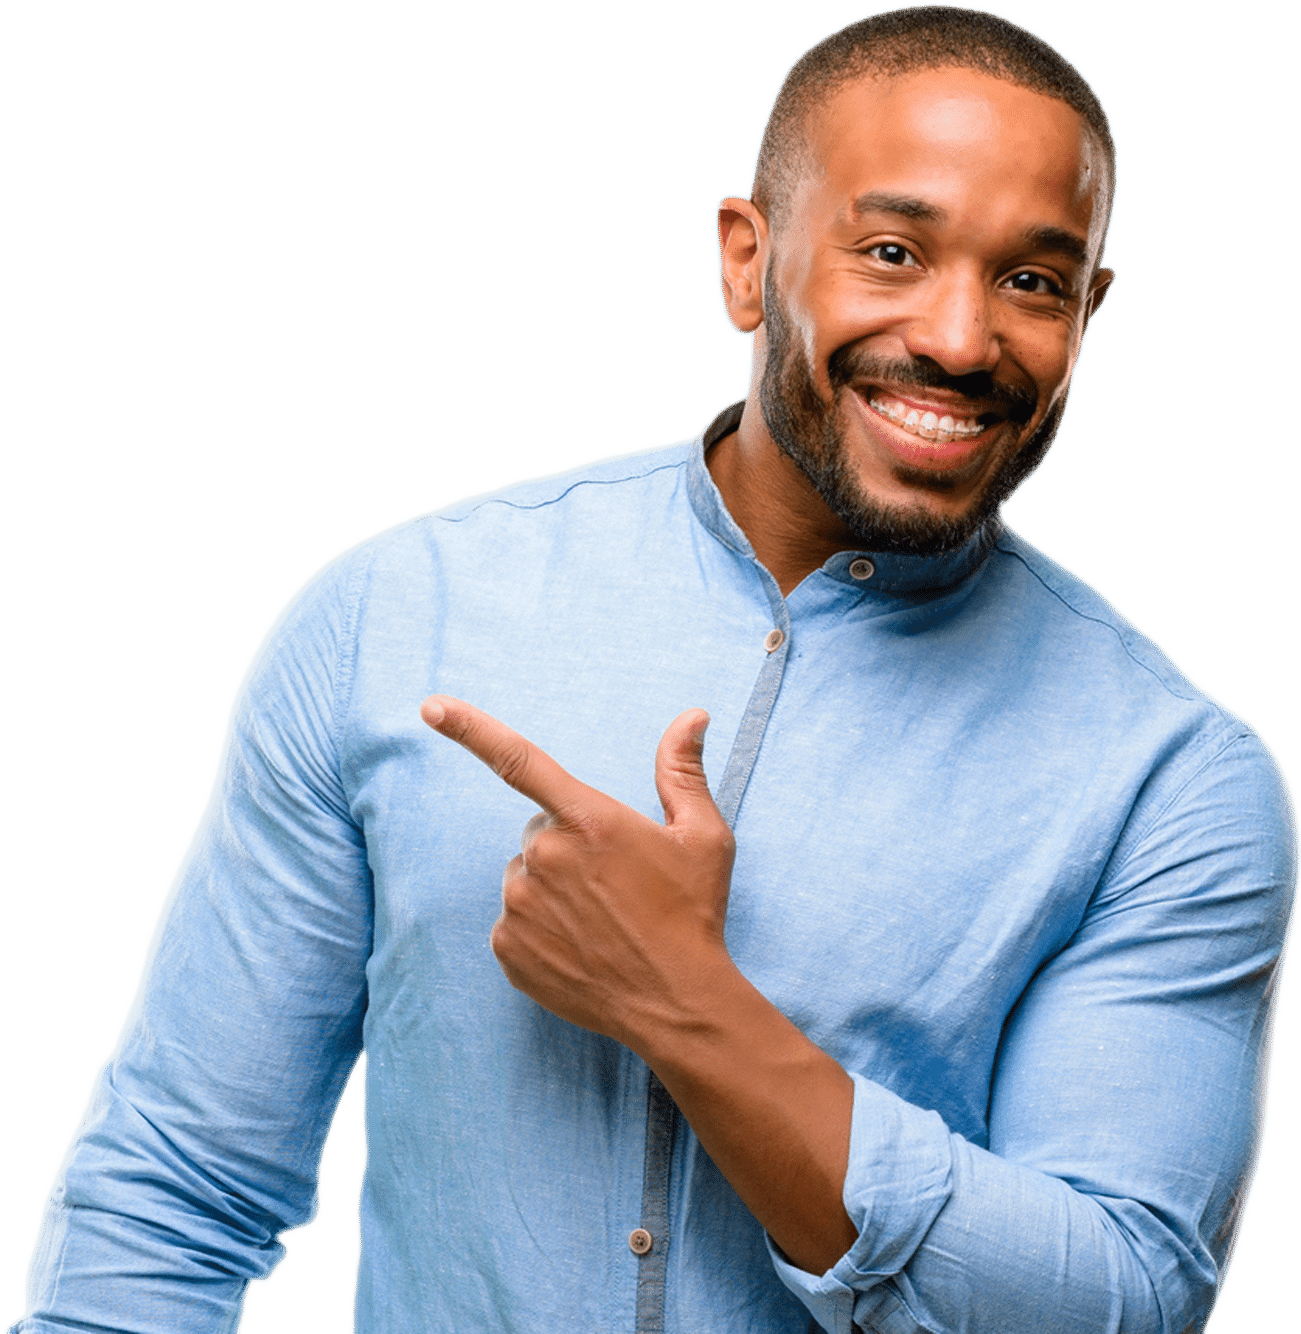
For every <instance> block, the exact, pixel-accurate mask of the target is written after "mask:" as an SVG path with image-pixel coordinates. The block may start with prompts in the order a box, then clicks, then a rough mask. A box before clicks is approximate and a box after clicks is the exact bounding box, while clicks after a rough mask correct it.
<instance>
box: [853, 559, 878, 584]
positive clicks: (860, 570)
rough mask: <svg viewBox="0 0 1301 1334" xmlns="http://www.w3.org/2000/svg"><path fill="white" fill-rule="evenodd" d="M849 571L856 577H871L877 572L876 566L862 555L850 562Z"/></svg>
mask: <svg viewBox="0 0 1301 1334" xmlns="http://www.w3.org/2000/svg"><path fill="white" fill-rule="evenodd" d="M849 572H850V574H852V575H853V576H854V578H855V579H870V578H871V577H872V576H873V575H874V574H875V573H876V566H875V565H873V564H872V562H871V561H870V560H867V559H865V558H864V557H863V556H860V557H859V558H858V559H857V560H851V561H850V562H849Z"/></svg>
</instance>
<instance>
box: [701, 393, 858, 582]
mask: <svg viewBox="0 0 1301 1334" xmlns="http://www.w3.org/2000/svg"><path fill="white" fill-rule="evenodd" d="M705 464H706V466H707V467H708V468H709V473H710V476H711V477H713V479H714V485H715V486H717V487H718V490H719V492H720V494H721V495H722V497H723V503H724V504H725V505H726V506H727V510H728V513H729V514H730V515H731V516H732V518H733V519H734V520H736V523H737V526H738V527H739V528H740V529H741V531H742V532H743V533H744V534H745V535H746V538H747V539H748V540H749V542H750V545H751V546H752V547H753V548H754V554H755V555H756V556H757V557H758V558H759V560H760V561H761V562H762V563H763V565H764V567H765V568H766V569H767V570H768V572H769V573H770V574H771V575H772V577H773V578H774V579H775V580H776V581H777V586H778V587H779V588H780V589H781V591H782V596H783V597H785V596H786V595H787V594H789V593H790V592H791V590H792V589H793V588H795V586H796V585H797V584H799V583H800V581H801V580H802V579H804V578H805V576H807V575H809V574H812V573H813V571H814V570H816V569H818V568H819V567H821V566H822V565H823V564H824V563H825V562H826V561H827V560H828V558H829V557H831V556H834V555H835V554H836V552H837V551H852V550H856V549H857V548H858V547H859V545H860V543H858V542H857V541H855V539H854V535H853V534H852V533H851V532H850V531H849V529H848V528H847V527H846V526H845V525H844V523H843V522H842V521H841V520H840V519H839V518H837V517H836V515H835V514H833V513H832V512H831V510H830V509H829V508H828V507H827V504H826V502H825V501H824V500H823V499H822V497H821V496H820V495H818V493H817V491H815V490H814V488H813V485H812V483H811V482H810V481H809V479H808V478H807V477H805V475H804V474H803V473H802V472H801V471H800V469H799V468H798V467H796V465H795V464H794V462H792V460H791V459H790V458H788V457H787V456H786V455H785V454H783V453H782V451H781V450H780V449H778V448H777V445H776V443H775V442H774V440H773V438H772V436H771V435H769V433H768V428H767V426H766V425H765V424H764V420H763V413H762V412H761V410H760V408H759V404H758V401H757V400H756V398H755V395H754V394H753V393H751V395H750V397H749V398H748V399H747V400H746V404H745V408H744V410H743V412H742V413H741V424H740V425H739V426H738V427H737V429H736V430H735V431H733V432H732V434H731V435H726V436H724V437H723V438H722V439H721V440H720V441H719V442H718V443H717V444H716V445H714V446H713V448H712V449H710V451H709V453H708V454H706V455H705Z"/></svg>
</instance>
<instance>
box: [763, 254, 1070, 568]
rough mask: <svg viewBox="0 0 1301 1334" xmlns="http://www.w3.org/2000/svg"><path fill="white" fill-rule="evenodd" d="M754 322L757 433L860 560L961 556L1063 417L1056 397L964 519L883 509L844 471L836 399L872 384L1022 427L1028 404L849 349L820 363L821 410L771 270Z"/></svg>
mask: <svg viewBox="0 0 1301 1334" xmlns="http://www.w3.org/2000/svg"><path fill="white" fill-rule="evenodd" d="M763 317H764V329H765V331H766V334H767V339H768V352H767V359H766V361H765V364H764V369H763V377H762V379H761V380H760V382H759V406H760V408H761V409H762V411H763V420H764V424H765V425H766V426H767V428H768V433H769V435H771V436H772V438H773V441H774V442H775V443H776V445H777V448H778V449H780V450H781V451H782V453H783V454H785V455H786V456H787V457H788V458H790V459H791V460H792V462H794V464H795V465H796V467H798V468H799V470H800V471H801V472H802V473H803V474H804V475H805V477H807V478H808V480H809V481H810V483H812V485H813V488H814V490H816V491H817V493H818V494H819V495H820V496H821V497H822V499H823V501H825V502H826V505H827V507H828V508H829V509H830V510H831V512H832V513H833V514H835V515H836V517H837V518H838V519H840V521H841V522H842V523H843V524H844V525H845V526H846V527H847V528H848V529H849V531H850V532H851V533H852V534H853V535H854V540H855V541H856V542H858V543H859V544H861V546H862V547H863V549H864V550H866V551H876V552H897V553H901V554H904V555H913V556H938V555H942V554H943V553H945V552H948V551H954V550H956V549H957V548H958V547H961V546H963V545H964V544H965V543H966V542H967V541H968V540H969V539H970V538H971V537H972V536H973V535H974V534H975V533H976V532H977V531H978V530H979V529H981V528H984V527H985V526H986V525H990V526H992V525H993V524H994V523H995V522H996V520H997V516H998V510H999V507H1000V506H1001V505H1002V503H1003V501H1005V500H1006V499H1007V498H1008V496H1010V495H1011V494H1012V492H1013V491H1015V490H1016V488H1017V487H1018V486H1019V485H1020V484H1021V483H1022V482H1023V481H1024V480H1025V479H1026V477H1028V476H1029V475H1030V473H1032V472H1033V471H1034V470H1035V468H1037V467H1038V466H1039V464H1040V463H1041V462H1042V460H1043V457H1044V455H1045V454H1046V453H1047V452H1048V446H1049V445H1051V444H1052V441H1053V437H1054V436H1055V435H1056V434H1057V427H1058V425H1059V423H1060V422H1061V418H1062V412H1063V410H1064V409H1065V407H1066V395H1065V394H1064V393H1063V394H1062V396H1061V397H1060V398H1059V399H1058V400H1057V402H1056V403H1054V404H1053V406H1052V407H1051V408H1050V409H1049V410H1048V414H1047V416H1045V417H1044V419H1043V421H1042V422H1040V424H1039V425H1038V427H1036V428H1035V431H1034V433H1033V434H1032V435H1031V436H1030V437H1029V439H1027V440H1026V441H1025V442H1024V443H1023V444H1022V445H1021V446H1020V447H1019V448H1018V449H1016V450H1014V451H1013V452H1012V453H1011V454H1010V455H1008V457H1007V458H1005V459H1004V460H1003V461H1002V462H1001V463H999V465H998V466H997V467H996V468H995V469H994V470H993V472H991V473H990V475H989V477H988V478H987V479H986V480H985V483H984V485H983V486H982V488H981V490H980V491H979V493H978V494H977V495H976V496H975V497H974V498H973V499H972V502H971V504H970V505H969V506H968V508H967V509H966V511H965V512H964V513H962V514H957V515H947V514H936V513H934V512H932V511H930V510H928V509H927V508H926V506H925V505H924V504H922V503H921V502H918V503H917V504H915V505H897V504H896V505H891V504H885V503H883V502H882V501H879V500H877V499H876V498H875V497H874V496H872V495H871V494H869V493H868V492H867V491H866V490H865V489H864V488H863V487H862V485H861V484H860V483H859V481H858V479H857V478H856V477H855V475H854V471H853V468H852V467H851V465H850V462H849V449H848V446H847V445H846V444H845V437H844V430H843V427H842V426H841V423H840V420H839V415H838V409H839V406H840V403H841V401H842V398H843V395H845V394H848V393H853V392H854V391H853V390H852V389H851V388H850V385H851V384H852V383H854V382H855V381H857V382H858V383H862V382H863V381H865V380H872V381H879V382H882V383H886V384H889V385H891V386H899V387H901V388H902V387H905V386H912V387H916V388H923V389H948V390H951V391H952V392H954V393H958V394H961V395H963V396H965V397H968V398H971V399H980V400H982V401H983V402H985V403H989V404H991V405H992V406H993V407H995V408H996V409H997V410H998V411H999V412H1000V413H1002V414H1003V415H1005V416H1006V417H1007V419H1008V420H1009V421H1010V422H1012V423H1014V424H1020V425H1022V426H1024V425H1025V423H1026V422H1028V421H1029V420H1030V418H1031V417H1032V416H1033V415H1034V409H1035V404H1036V400H1035V396H1034V394H1033V393H1031V392H1030V391H1029V390H1027V389H1022V388H1020V387H1019V386H1015V385H1002V384H998V383H996V382H995V381H994V378H993V376H992V375H991V374H990V373H989V372H988V371H976V372H973V373H972V374H969V375H950V374H949V373H948V372H947V371H945V370H944V368H943V367H941V366H940V365H939V364H938V363H936V362H934V361H932V360H930V359H929V358H927V357H918V358H912V359H908V360H903V361H886V360H884V359H882V358H880V357H874V356H871V355H869V354H866V353H863V352H860V351H857V350H856V349H855V348H854V346H853V345H852V344H851V345H849V346H847V347H842V348H839V349H838V350H837V351H836V352H834V353H833V354H832V356H831V360H830V362H829V363H828V367H827V369H828V374H829V378H830V381H831V388H832V399H831V401H830V402H829V403H828V402H826V401H824V400H823V398H822V397H821V396H820V395H819V393H818V390H817V386H816V385H815V384H814V382H813V372H812V369H811V367H810V366H809V363H808V360H807V358H806V357H805V355H804V353H803V351H802V349H801V348H800V347H799V346H798V345H797V343H796V341H795V338H794V336H793V326H792V324H791V321H790V318H789V316H788V315H787V313H786V308H785V306H784V304H783V302H782V299H781V296H780V295H779V294H778V292H777V286H776V284H775V283H774V282H773V273H772V268H771V266H770V267H769V270H768V275H767V282H766V283H765V285H764V299H763ZM895 475H896V476H897V477H898V478H899V479H900V480H901V481H903V482H907V483H909V484H910V485H913V486H916V487H918V488H919V489H924V490H929V491H935V492H943V491H946V490H950V489H952V488H953V487H954V486H955V485H957V484H958V482H959V481H961V480H962V476H961V475H960V474H959V473H956V472H955V473H948V474H946V473H943V472H933V471H930V470H921V469H909V468H904V467H897V468H896V469H895Z"/></svg>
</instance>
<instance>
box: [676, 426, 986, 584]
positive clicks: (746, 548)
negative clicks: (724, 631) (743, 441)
mask: <svg viewBox="0 0 1301 1334" xmlns="http://www.w3.org/2000/svg"><path fill="white" fill-rule="evenodd" d="M744 406H745V404H744V402H741V403H733V404H732V406H731V407H730V408H726V409H724V410H723V411H722V412H720V413H719V414H718V416H717V417H715V418H714V420H713V421H712V422H711V423H710V424H709V427H708V429H707V430H706V431H705V433H704V434H703V435H702V436H701V437H700V438H699V439H698V440H697V441H696V442H695V445H694V447H693V448H692V451H691V456H690V458H689V459H688V462H687V494H688V496H689V497H690V500H691V507H692V509H693V510H695V513H696V517H697V518H698V519H699V520H700V522H701V523H702V524H704V526H705V527H706V528H707V529H708V530H709V531H710V532H711V533H713V535H714V536H715V537H716V538H718V540H719V541H720V542H722V543H724V544H725V545H726V546H729V547H731V548H732V549H733V550H734V551H736V552H738V553H740V554H741V555H743V556H745V557H747V558H748V559H750V560H756V561H757V557H756V556H755V554H754V548H753V547H752V546H751V545H750V542H749V539H748V538H747V537H746V535H745V534H744V533H743V532H742V531H741V529H740V527H739V525H738V524H737V522H736V520H735V519H733V518H732V516H731V515H730V514H729V513H728V511H727V506H726V505H725V504H724V503H723V497H722V494H721V493H720V492H719V489H718V487H717V486H716V485H715V484H714V479H713V477H711V476H710V473H709V469H708V467H706V465H705V453H706V451H707V450H708V449H709V448H710V447H711V446H713V445H715V444H717V443H718V442H719V441H720V440H721V439H722V438H723V437H724V436H725V435H730V434H731V433H732V432H733V431H735V430H736V428H737V426H738V425H739V424H740V421H741V410H742V408H744ZM1001 531H1002V529H1001V526H1000V524H999V522H998V520H997V519H991V520H990V521H989V522H988V523H985V524H983V525H982V526H981V527H980V528H978V529H977V530H976V532H975V533H974V534H973V535H972V536H971V537H970V538H968V540H967V541H966V542H965V543H964V544H963V545H962V546H960V547H958V548H957V549H956V550H954V551H948V552H945V553H944V554H943V555H939V556H910V555H901V554H899V553H897V552H888V551H882V552H877V551H838V552H836V554H835V555H834V556H832V557H831V558H830V559H829V560H828V561H827V562H826V563H825V564H824V565H823V566H822V573H823V574H825V575H827V576H828V577H829V578H831V579H835V580H836V581H837V582H839V583H844V584H849V585H852V586H854V587H856V588H860V589H863V590H864V591H866V590H867V589H868V588H869V587H870V588H871V589H872V590H874V591H878V592H883V593H923V592H926V593H929V592H941V591H943V590H944V589H946V588H951V587H952V586H953V585H954V584H957V583H960V582H961V581H962V580H963V579H965V578H966V577H967V576H968V575H969V574H970V573H971V572H972V571H973V570H975V569H976V568H977V567H978V566H979V565H981V563H982V562H983V561H984V560H985V558H986V556H988V555H989V553H990V552H991V551H992V550H993V548H994V543H995V541H996V540H997V538H998V535H999V533H1000V532H1001ZM863 560H867V561H870V562H871V565H872V570H873V573H872V574H871V575H870V577H869V578H867V579H864V578H863V577H862V575H861V570H862V566H861V565H858V567H857V568H858V570H859V571H860V573H858V574H855V573H853V572H851V569H850V567H851V566H854V565H855V564H856V563H857V562H861V561H863Z"/></svg>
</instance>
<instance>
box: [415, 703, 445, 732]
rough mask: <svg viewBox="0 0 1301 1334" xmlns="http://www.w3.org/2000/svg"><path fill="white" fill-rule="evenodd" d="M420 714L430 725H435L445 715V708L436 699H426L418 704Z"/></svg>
mask: <svg viewBox="0 0 1301 1334" xmlns="http://www.w3.org/2000/svg"><path fill="white" fill-rule="evenodd" d="M420 716H421V717H422V718H423V719H424V720H425V722H427V723H428V724H429V726H430V727H437V726H438V725H439V724H440V723H441V722H442V721H443V719H444V718H446V717H447V710H446V709H445V708H443V706H442V705H441V704H440V703H439V702H438V701H437V700H436V699H427V700H425V702H424V703H423V704H422V705H421V706H420Z"/></svg>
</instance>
